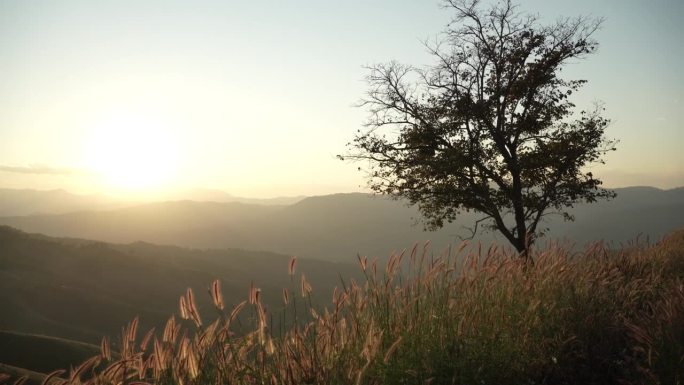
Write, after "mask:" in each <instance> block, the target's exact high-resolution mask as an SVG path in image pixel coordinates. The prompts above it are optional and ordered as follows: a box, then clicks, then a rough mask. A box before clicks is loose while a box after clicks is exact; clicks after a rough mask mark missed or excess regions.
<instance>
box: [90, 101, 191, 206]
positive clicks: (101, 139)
mask: <svg viewBox="0 0 684 385" xmlns="http://www.w3.org/2000/svg"><path fill="white" fill-rule="evenodd" d="M179 148H180V144H179V143H178V140H177V138H174V136H173V134H172V133H171V130H169V127H167V126H166V125H165V124H164V122H163V119H160V118H157V117H155V116H152V115H145V114H131V113H121V114H118V115H115V116H112V117H108V118H105V119H103V120H102V121H101V123H98V124H97V125H96V126H95V127H94V128H93V130H92V133H91V137H90V139H89V140H88V142H87V148H86V151H85V159H84V161H85V163H86V165H87V166H88V167H89V168H91V169H93V170H94V171H95V172H96V173H97V174H98V175H99V176H101V177H102V178H103V183H104V184H106V185H108V186H109V187H110V188H113V189H117V190H121V191H124V192H129V193H130V192H133V193H139V192H146V191H149V190H159V189H162V188H163V187H164V186H166V185H168V184H170V183H171V182H172V181H173V180H174V179H175V178H176V176H177V175H176V170H177V168H178V164H179Z"/></svg>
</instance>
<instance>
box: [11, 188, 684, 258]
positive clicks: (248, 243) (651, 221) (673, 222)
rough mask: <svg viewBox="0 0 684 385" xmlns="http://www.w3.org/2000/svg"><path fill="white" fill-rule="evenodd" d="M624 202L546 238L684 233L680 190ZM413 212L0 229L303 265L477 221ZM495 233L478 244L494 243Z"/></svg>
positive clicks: (379, 204) (382, 250) (75, 218)
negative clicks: (434, 227)
mask: <svg viewBox="0 0 684 385" xmlns="http://www.w3.org/2000/svg"><path fill="white" fill-rule="evenodd" d="M616 191H617V193H618V198H616V199H615V200H612V201H602V202H598V203H595V204H591V205H579V206H577V207H576V208H575V209H574V210H573V213H574V214H575V215H576V218H577V220H576V221H575V222H569V223H564V222H563V221H562V220H561V219H560V218H559V217H558V216H550V217H549V218H550V220H549V222H548V223H546V225H547V226H548V227H550V229H551V232H550V234H549V238H561V239H569V240H571V241H574V242H577V243H585V242H589V241H593V240H597V239H605V240H607V241H613V242H626V241H629V240H631V239H633V238H634V237H635V236H636V235H637V234H639V233H643V234H644V235H649V236H650V237H651V238H658V237H660V236H662V235H664V234H665V233H667V232H668V231H671V230H673V229H675V228H677V227H680V226H682V225H684V219H682V218H683V217H682V215H681V213H682V212H684V188H678V189H672V190H659V189H655V188H649V187H630V188H622V189H616ZM417 218H420V216H419V214H418V212H417V210H416V209H415V208H409V207H406V206H405V204H404V203H403V202H401V201H395V200H390V199H387V198H384V197H374V196H371V195H368V194H335V195H327V196H317V197H309V198H306V199H303V200H302V201H300V202H298V203H296V204H293V205H289V206H259V205H248V204H239V203H216V202H192V201H177V202H163V203H153V204H146V205H140V206H136V207H128V208H122V209H117V210H110V211H101V212H80V213H72V214H63V215H50V216H28V217H11V218H10V217H7V218H0V223H3V224H7V225H10V226H14V227H17V228H20V229H24V230H26V231H31V232H40V233H45V234H49V235H53V236H70V237H84V238H89V239H98V240H102V241H109V242H133V241H138V240H144V241H148V242H153V243H160V244H173V245H180V246H190V247H211V248H226V247H229V248H242V249H250V250H268V251H272V252H281V253H286V254H290V255H298V256H301V257H307V258H314V259H324V260H337V261H353V260H354V259H355V256H356V254H357V253H360V254H364V255H371V256H380V257H385V256H386V255H387V254H388V253H389V252H391V251H392V250H390V249H389V248H390V247H400V248H404V247H406V248H409V247H411V246H412V244H413V243H414V242H423V241H425V240H428V239H430V240H431V241H432V243H433V249H434V250H440V249H443V248H445V247H447V245H449V244H450V243H455V242H459V241H460V238H459V236H466V235H468V232H467V231H466V230H465V229H464V226H471V225H472V223H473V222H474V221H475V219H477V218H478V216H477V214H474V213H466V214H464V215H463V216H462V217H461V218H459V221H458V222H457V223H454V224H450V225H448V226H446V227H445V228H443V229H441V230H439V231H436V232H424V231H422V226H421V225H420V224H418V225H416V222H417ZM493 238H494V234H492V233H488V234H487V233H485V234H482V235H481V236H480V237H479V239H481V240H483V241H485V242H490V241H491V240H492V239H493Z"/></svg>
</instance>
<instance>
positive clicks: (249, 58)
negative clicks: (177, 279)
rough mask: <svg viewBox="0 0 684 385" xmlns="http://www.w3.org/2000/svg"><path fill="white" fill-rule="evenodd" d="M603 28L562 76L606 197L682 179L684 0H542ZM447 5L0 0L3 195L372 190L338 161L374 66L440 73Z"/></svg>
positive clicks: (542, 7)
mask: <svg viewBox="0 0 684 385" xmlns="http://www.w3.org/2000/svg"><path fill="white" fill-rule="evenodd" d="M521 4H522V5H521V7H522V8H521V9H522V10H523V11H528V12H538V13H540V15H541V16H542V18H543V19H544V20H547V21H553V20H555V19H556V18H557V17H559V16H578V15H593V16H603V17H605V18H606V20H605V23H604V24H603V29H602V30H601V31H599V32H598V33H597V34H596V35H595V37H596V39H597V40H598V41H599V43H600V48H599V51H598V53H597V54H595V55H593V56H590V57H588V58H587V59H586V60H584V61H582V62H578V63H576V64H573V65H572V66H570V67H568V68H567V70H565V71H564V72H563V73H564V74H565V75H566V76H567V77H568V78H583V79H587V80H589V83H588V85H587V86H585V88H584V89H583V90H582V92H581V93H580V94H579V95H578V96H577V98H576V99H574V100H575V102H576V104H577V105H578V106H579V107H589V106H590V104H591V102H592V101H594V100H600V101H602V102H604V103H605V107H606V116H607V117H609V118H611V119H612V123H611V125H610V127H609V129H608V136H609V137H610V138H615V139H618V140H620V143H619V145H618V151H617V152H614V153H611V154H610V155H609V156H608V157H607V158H606V161H607V164H606V165H605V166H601V167H595V170H596V171H593V173H594V175H596V176H597V177H599V178H603V180H604V182H605V185H606V186H608V187H620V186H633V185H652V186H658V187H663V188H670V187H675V186H682V185H684V151H683V150H682V145H683V144H684V133H683V132H684V125H683V124H682V122H683V121H684V112H683V111H684V73H683V72H684V71H682V69H683V68H684V44H682V36H684V30H683V29H684V28H683V27H682V24H681V20H682V18H683V17H684V2H682V1H681V0H655V1H644V0H639V1H637V0H626V1H625V0H605V1H604V0H601V1H596V0H577V1H559V0H544V1H543V0H531V1H523V2H521ZM450 17H451V13H450V12H449V11H448V10H445V9H442V8H441V7H440V3H439V2H438V1H433V0H428V1H425V0H422V1H418V0H416V1H408V0H406V1H396V0H394V1H389V0H376V1H361V0H351V1H320V0H319V1H314V0H309V1H304V0H298V1H192V2H190V1H161V0H160V1H138V0H136V1H92V0H82V1H77V0H73V1H23V0H17V1H11V0H6V1H2V2H0V47H2V48H1V49H0V69H1V71H0V188H2V187H8V188H35V189H53V188H63V189H66V190H69V191H74V192H81V193H92V192H103V193H108V194H112V195H121V196H137V195H141V196H142V195H145V196H152V195H154V196H164V195H165V194H168V193H169V192H173V191H180V190H186V189H192V188H214V189H222V190H225V191H227V192H229V193H231V194H235V195H242V196H250V197H273V196H286V195H317V194H328V193H334V192H349V191H364V190H365V187H364V186H365V180H364V178H363V174H362V173H360V172H358V171H357V166H358V165H357V164H353V163H345V162H342V161H339V160H337V159H336V157H335V156H336V155H337V154H342V153H344V152H345V145H346V143H347V142H349V141H350V140H351V139H352V138H353V136H354V133H355V131H356V130H357V129H359V128H361V125H362V123H363V121H364V120H365V117H366V111H365V110H363V109H361V108H357V107H354V105H355V104H356V102H358V100H359V99H360V98H362V97H363V96H364V93H365V91H366V83H365V82H364V76H365V74H366V70H365V69H364V68H363V66H364V65H369V64H373V63H379V62H387V61H389V60H398V61H400V62H403V63H407V64H415V65H426V64H430V62H431V58H430V57H429V56H428V55H427V53H426V52H425V49H424V48H423V46H422V44H421V41H423V40H425V39H428V38H434V37H435V36H436V34H437V33H438V32H440V31H441V30H443V28H444V26H445V24H446V23H447V22H448V21H449V19H450Z"/></svg>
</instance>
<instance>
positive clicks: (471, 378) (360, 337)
mask: <svg viewBox="0 0 684 385" xmlns="http://www.w3.org/2000/svg"><path fill="white" fill-rule="evenodd" d="M532 255H533V259H534V264H533V265H530V264H525V263H524V262H523V261H522V260H521V259H520V258H517V257H515V255H514V254H512V253H509V252H508V251H506V250H502V249H500V248H497V247H494V246H492V247H490V248H489V249H488V250H486V251H483V250H482V248H481V247H480V246H479V245H477V246H475V247H471V246H469V245H467V244H463V245H461V246H460V247H459V248H458V249H455V250H450V251H448V252H446V253H444V254H443V255H439V256H435V255H433V254H432V253H431V252H430V250H429V245H428V244H425V245H423V247H418V246H415V247H414V248H413V249H412V250H411V251H409V252H404V253H401V254H396V255H392V256H390V257H389V259H388V260H387V263H386V265H385V267H384V269H383V270H381V269H379V268H378V262H377V261H375V260H373V261H369V260H368V259H367V258H365V257H359V266H360V268H361V270H362V271H363V273H364V275H365V281H363V282H356V281H353V280H352V281H349V282H341V284H340V287H339V288H338V289H336V290H335V291H334V293H333V296H332V299H331V303H330V305H329V306H327V307H325V308H316V307H315V306H312V302H311V295H312V292H313V288H312V287H311V285H310V284H309V282H308V281H307V280H306V277H305V275H304V274H303V273H302V274H300V279H299V290H292V288H290V290H288V289H287V288H284V290H283V302H284V305H285V306H284V309H285V310H283V311H282V313H281V314H277V312H276V314H271V313H269V312H268V311H267V309H266V307H265V306H264V304H263V302H262V297H261V291H260V290H259V289H258V288H257V287H256V286H254V284H252V285H251V287H250V288H249V291H248V296H247V298H246V300H245V301H243V302H241V303H240V304H238V305H237V306H236V307H234V308H233V309H226V308H225V306H224V304H223V300H222V298H223V297H222V294H221V288H220V284H219V283H218V281H216V282H214V283H213V284H212V285H211V287H210V288H209V292H210V295H211V297H212V299H213V303H214V305H215V307H216V310H217V311H218V312H219V317H218V318H217V319H216V320H214V321H213V322H211V323H210V324H208V325H205V324H203V322H202V320H201V318H200V314H199V312H198V310H197V307H196V305H195V300H194V294H193V292H192V290H191V289H188V290H187V292H186V293H185V295H184V296H182V297H181V298H180V300H179V311H180V317H181V318H182V319H185V320H189V321H191V323H185V325H186V326H187V327H182V324H181V323H179V322H177V321H176V318H175V317H174V316H172V317H171V318H169V320H168V322H167V323H166V327H165V328H164V331H163V333H162V334H161V335H157V334H156V333H154V331H150V332H148V333H147V334H146V335H145V336H144V337H143V338H142V340H141V341H140V342H139V341H138V340H137V325H138V321H137V319H135V320H133V321H132V322H131V323H130V324H129V325H128V326H127V327H126V328H124V330H123V332H122V340H121V343H120V347H121V349H120V352H119V355H118V356H117V357H116V358H114V357H113V354H112V352H111V347H110V343H109V340H108V339H107V338H105V339H103V341H102V353H101V355H100V356H97V357H93V358H92V359H90V360H88V361H86V362H84V363H83V364H82V365H81V366H79V367H77V368H74V369H72V370H71V371H70V373H69V375H68V377H66V378H63V379H61V380H60V381H59V382H57V383H59V384H81V383H84V384H93V385H96V384H182V385H186V384H188V385H189V384H273V385H275V384H293V385H294V384H390V383H392V384H610V383H615V384H618V383H619V384H629V383H633V384H644V383H652V384H681V383H682V382H683V381H684V232H679V233H675V234H673V235H671V236H670V237H668V238H666V239H664V240H663V241H661V242H660V243H659V244H657V245H655V246H653V247H646V246H638V245H637V246H632V247H630V248H629V249H625V250H621V251H611V250H608V249H606V248H605V247H603V246H602V245H600V244H595V245H593V246H591V247H589V248H587V249H586V250H585V251H583V252H581V253H577V252H572V251H570V250H568V249H567V248H563V247H560V246H551V247H549V248H547V249H545V250H536V251H534V252H533V254H532ZM284 270H285V267H284ZM286 272H287V273H288V274H289V275H290V276H292V277H293V284H294V282H296V281H294V276H295V275H296V259H294V258H293V259H292V260H291V261H290V262H289V264H288V266H287V270H286ZM284 273H285V271H284ZM297 291H298V292H299V293H298V295H297ZM298 299H299V303H297V300H298ZM302 303H303V305H304V306H303V307H302ZM302 308H304V309H305V311H306V314H302V310H301V309H302ZM245 313H246V314H245ZM240 314H243V318H246V319H249V320H251V325H252V326H251V328H250V329H249V330H248V331H247V332H242V331H241V332H239V333H238V328H236V327H235V321H236V320H237V319H238V318H239V316H240ZM274 316H276V317H278V316H280V321H281V322H282V323H283V324H290V325H292V326H291V327H290V328H289V329H287V330H285V331H283V332H282V333H274V331H272V330H270V326H269V320H270V319H271V318H272V317H274ZM240 330H244V325H243V328H240ZM58 374H59V373H57V374H53V377H54V376H57V375H58ZM52 383H53V384H55V383H56V382H54V380H53V382H52Z"/></svg>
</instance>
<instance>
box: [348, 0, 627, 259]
mask: <svg viewBox="0 0 684 385" xmlns="http://www.w3.org/2000/svg"><path fill="white" fill-rule="evenodd" d="M446 6H447V8H450V9H453V10H454V11H455V14H456V16H455V19H454V21H453V22H452V23H450V24H449V26H448V27H447V29H446V31H445V33H444V35H443V38H442V39H441V40H440V41H439V42H437V43H436V44H433V45H430V44H426V46H427V48H428V50H429V51H430V53H431V54H432V55H433V57H434V58H435V59H436V64H434V65H433V66H431V67H428V68H425V69H417V68H414V67H411V66H406V65H402V64H399V63H396V62H391V63H389V64H379V65H375V66H372V67H369V71H370V74H369V75H368V77H367V81H368V83H369V86H370V87H369V91H368V94H367V97H366V99H364V100H363V101H362V103H361V105H362V106H366V107H367V108H369V110H370V118H369V120H368V122H367V124H366V126H365V127H366V128H365V129H363V130H359V131H358V133H357V135H356V137H355V138H354V140H353V141H352V142H351V143H350V144H349V146H350V147H351V151H350V152H349V154H347V156H348V157H349V158H351V159H355V160H366V161H368V169H367V170H368V171H369V185H370V187H371V188H372V189H373V190H374V191H375V192H378V193H384V194H389V195H391V196H393V197H396V198H406V199H407V200H408V201H409V203H410V204H412V205H416V204H417V205H418V208H419V210H420V211H421V213H422V215H423V217H424V219H425V224H426V227H427V228H428V229H433V230H434V229H436V228H439V227H441V226H443V225H444V223H445V222H452V221H453V220H454V219H455V218H456V217H457V216H458V215H459V213H461V212H463V211H476V212H479V213H481V214H482V215H483V216H482V218H481V219H479V220H478V221H477V222H476V223H475V225H474V227H473V228H472V231H473V235H474V234H475V232H476V231H477V228H478V225H479V224H480V223H481V222H484V224H485V225H486V226H487V227H489V228H491V229H494V230H498V231H499V232H500V233H501V234H503V236H504V237H505V238H506V239H507V240H508V241H510V243H511V244H512V245H513V246H514V247H515V248H516V249H517V250H518V251H519V252H520V253H521V255H522V256H524V257H526V256H527V250H528V247H529V246H530V245H531V244H532V243H533V242H534V241H535V239H537V238H538V237H539V236H541V235H542V234H543V230H542V229H540V227H539V223H540V221H541V220H542V218H543V217H544V216H546V215H548V214H552V213H556V214H560V215H562V216H563V217H564V218H565V219H566V220H573V219H574V218H573V217H572V216H571V215H570V214H569V213H568V211H567V209H568V208H570V207H572V206H573V205H574V204H577V203H579V202H595V201H596V200H597V199H600V198H612V197H614V196H615V193H614V192H612V191H610V190H606V189H603V188H601V187H600V186H601V181H600V180H599V179H596V178H594V176H593V175H592V173H591V172H587V171H586V166H588V165H590V164H593V163H597V162H598V163H603V159H602V158H603V155H605V154H606V152H608V151H612V150H615V148H614V144H615V142H614V141H611V140H608V139H606V138H605V136H604V131H605V128H606V126H607V125H608V123H609V121H608V120H607V119H605V118H603V117H602V116H601V114H602V112H603V110H604V109H603V108H601V107H600V106H595V108H593V109H591V110H590V111H581V112H579V113H578V112H575V105H574V104H573V103H572V102H571V101H570V100H569V97H570V96H571V95H572V94H573V92H575V91H577V90H578V89H579V88H580V87H581V86H582V85H583V84H584V83H585V82H586V81H585V80H564V79H563V78H561V77H560V76H559V75H560V72H561V70H562V69H563V66H565V65H567V64H568V63H570V62H571V61H572V60H573V59H580V58H584V57H585V56H587V55H589V54H591V53H593V52H595V51H596V49H597V46H598V45H597V42H596V41H594V40H593V39H592V38H591V36H592V34H593V33H594V32H595V31H596V30H597V29H598V28H599V26H600V24H601V20H600V19H590V18H586V17H578V18H574V19H570V18H565V19H561V20H559V21H557V22H556V23H554V24H551V25H540V22H539V19H538V17H537V16H535V15H523V14H521V13H520V12H518V9H517V6H515V5H513V4H512V3H511V1H510V0H509V1H505V0H504V1H500V2H499V3H497V4H495V5H493V6H491V7H490V8H489V9H486V10H483V9H482V7H481V6H480V4H478V1H477V0H461V1H459V0H449V1H447V2H446Z"/></svg>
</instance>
